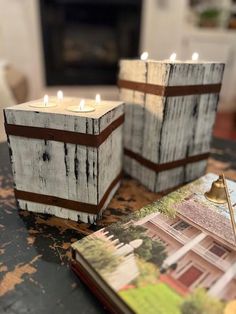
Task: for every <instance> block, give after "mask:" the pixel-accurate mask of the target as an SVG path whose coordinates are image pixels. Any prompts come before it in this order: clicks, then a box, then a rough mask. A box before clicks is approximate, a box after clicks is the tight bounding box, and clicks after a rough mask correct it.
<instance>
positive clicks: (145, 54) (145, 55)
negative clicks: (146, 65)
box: [140, 51, 148, 61]
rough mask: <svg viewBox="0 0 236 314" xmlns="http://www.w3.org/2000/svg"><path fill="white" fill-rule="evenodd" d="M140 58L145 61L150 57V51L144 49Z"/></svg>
mask: <svg viewBox="0 0 236 314" xmlns="http://www.w3.org/2000/svg"><path fill="white" fill-rule="evenodd" d="M140 59H141V60H143V61H145V60H147V59H148V52H147V51H144V52H143V53H142V54H141V56H140Z"/></svg>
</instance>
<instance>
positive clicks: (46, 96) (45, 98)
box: [43, 95, 49, 107]
mask: <svg viewBox="0 0 236 314" xmlns="http://www.w3.org/2000/svg"><path fill="white" fill-rule="evenodd" d="M48 101H49V97H48V95H44V97H43V104H44V106H45V107H46V106H47V105H48Z"/></svg>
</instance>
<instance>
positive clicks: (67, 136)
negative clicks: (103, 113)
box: [5, 114, 124, 147]
mask: <svg viewBox="0 0 236 314" xmlns="http://www.w3.org/2000/svg"><path fill="white" fill-rule="evenodd" d="M123 122H124V114H123V115H121V116H120V117H119V118H117V119H116V120H114V121H113V122H112V123H111V124H110V125H109V126H108V127H107V128H106V129H104V130H103V131H102V132H101V133H100V134H98V135H93V134H84V133H77V132H72V131H65V130H57V129H48V128H40V127H33V126H25V125H15V124H7V123H5V129H6V133H7V134H8V135H14V136H21V137H26V138H34V139H42V140H49V141H57V142H63V143H71V144H78V145H85V146H90V147H99V146H100V145H101V144H102V143H103V142H104V141H105V140H106V139H107V138H108V136H109V135H110V134H111V133H112V132H113V131H114V130H115V129H116V128H118V127H119V126H120V125H121V124H122V123H123Z"/></svg>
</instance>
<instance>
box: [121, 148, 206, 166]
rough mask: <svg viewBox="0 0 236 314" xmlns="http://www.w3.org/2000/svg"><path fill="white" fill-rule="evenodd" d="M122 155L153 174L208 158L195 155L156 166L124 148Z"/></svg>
mask: <svg viewBox="0 0 236 314" xmlns="http://www.w3.org/2000/svg"><path fill="white" fill-rule="evenodd" d="M124 153H125V155H126V156H128V157H130V158H132V159H135V160H136V161H137V162H139V163H140V164H141V165H143V166H145V167H147V168H149V169H151V170H153V171H155V172H161V171H165V170H169V169H174V168H177V167H181V166H185V165H186V164H191V163H194V162H197V161H201V160H205V159H207V158H208V157H209V155H210V154H209V153H204V154H199V155H195V156H189V157H186V158H184V159H180V160H175V161H171V162H167V163H163V164H156V163H154V162H152V161H150V160H148V159H146V158H144V157H142V156H141V155H139V154H136V153H134V152H132V151H131V150H129V149H127V148H125V149H124Z"/></svg>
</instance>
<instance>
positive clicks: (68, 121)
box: [5, 99, 124, 222]
mask: <svg viewBox="0 0 236 314" xmlns="http://www.w3.org/2000/svg"><path fill="white" fill-rule="evenodd" d="M71 102H72V103H73V106H71V108H72V109H73V108H75V106H76V105H75V104H77V103H79V100H78V99H73V101H72V99H69V100H68V101H67V100H66V99H65V100H63V101H62V102H60V103H59V104H58V105H57V106H53V103H52V105H51V107H50V106H45V107H42V106H41V107H40V108H36V107H32V105H33V106H34V104H35V102H34V103H25V104H22V105H17V106H13V107H9V108H7V109H5V128H6V133H7V135H8V143H9V149H10V156H11V162H12V169H13V175H14V182H15V196H16V199H17V201H18V205H19V207H20V208H21V209H26V210H29V211H32V212H37V213H47V214H52V215H55V216H58V217H62V218H67V219H72V220H78V219H79V220H81V221H84V222H94V221H95V220H96V219H97V218H98V217H99V216H100V214H101V213H102V210H103V209H104V208H105V207H106V206H107V204H108V203H109V201H110V200H111V198H112V196H113V195H114V193H115V191H116V190H117V188H118V186H119V183H120V179H121V171H122V154H123V149H122V146H123V145H122V133H123V132H122V128H123V127H122V125H123V121H124V108H123V104H122V103H121V102H106V101H102V102H101V103H100V104H99V105H97V106H96V109H95V110H94V111H92V112H73V111H69V110H67V109H69V108H70V107H69V106H68V105H69V104H70V103H71ZM49 104H50V102H49ZM78 108H79V107H78ZM89 108H90V107H89ZM85 110H86V107H85Z"/></svg>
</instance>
